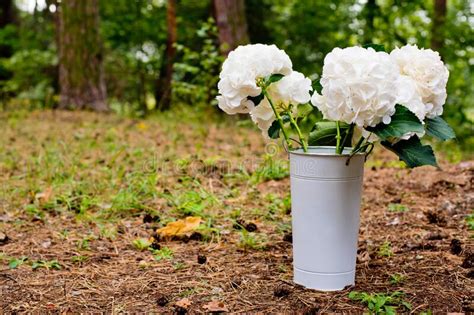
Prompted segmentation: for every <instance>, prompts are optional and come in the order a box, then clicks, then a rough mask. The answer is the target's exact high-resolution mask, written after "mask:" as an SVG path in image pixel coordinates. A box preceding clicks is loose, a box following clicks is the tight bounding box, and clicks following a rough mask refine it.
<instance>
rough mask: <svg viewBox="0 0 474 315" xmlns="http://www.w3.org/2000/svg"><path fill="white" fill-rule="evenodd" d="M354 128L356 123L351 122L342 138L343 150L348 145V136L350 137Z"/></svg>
mask: <svg viewBox="0 0 474 315" xmlns="http://www.w3.org/2000/svg"><path fill="white" fill-rule="evenodd" d="M353 130H354V124H350V125H349V128H348V129H347V130H346V134H345V136H344V140H342V151H344V147H345V146H346V142H347V138H348V137H349V135H352V131H353Z"/></svg>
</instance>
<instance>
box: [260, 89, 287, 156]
mask: <svg viewBox="0 0 474 315" xmlns="http://www.w3.org/2000/svg"><path fill="white" fill-rule="evenodd" d="M263 95H264V96H265V97H266V98H267V100H268V103H270V106H271V108H272V110H273V113H274V114H275V117H276V119H277V120H278V123H279V124H280V129H281V132H282V133H283V137H284V138H285V141H286V144H287V145H288V149H291V142H290V137H288V134H287V133H286V130H285V126H284V124H283V119H281V116H280V114H279V113H278V111H277V110H276V108H275V106H274V105H273V102H272V100H271V99H270V96H269V95H268V93H267V91H266V90H264V89H263Z"/></svg>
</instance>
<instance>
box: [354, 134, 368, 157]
mask: <svg viewBox="0 0 474 315" xmlns="http://www.w3.org/2000/svg"><path fill="white" fill-rule="evenodd" d="M364 140H365V138H364V137H362V136H361V137H360V139H359V141H357V144H356V145H355V146H354V148H352V151H351V153H354V152H356V151H357V150H358V149H359V147H360V146H361V145H362V142H364Z"/></svg>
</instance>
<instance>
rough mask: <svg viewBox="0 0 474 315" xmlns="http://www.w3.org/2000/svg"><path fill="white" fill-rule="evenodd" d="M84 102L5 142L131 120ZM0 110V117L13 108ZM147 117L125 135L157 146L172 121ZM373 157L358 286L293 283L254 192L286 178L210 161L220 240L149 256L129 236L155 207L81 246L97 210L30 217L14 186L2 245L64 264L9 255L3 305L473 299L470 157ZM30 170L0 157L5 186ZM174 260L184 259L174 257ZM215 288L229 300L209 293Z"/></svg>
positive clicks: (320, 305)
mask: <svg viewBox="0 0 474 315" xmlns="http://www.w3.org/2000/svg"><path fill="white" fill-rule="evenodd" d="M77 115H79V114H77ZM80 115H81V116H80V119H79V118H74V117H75V116H73V114H71V113H67V112H66V113H61V112H59V113H56V114H54V115H52V114H49V113H36V114H35V115H30V116H28V117H26V118H24V120H22V123H20V124H18V125H15V126H11V125H9V127H7V128H6V131H5V132H3V131H2V133H3V135H2V136H0V138H1V140H2V143H1V144H2V147H3V145H7V144H8V148H9V149H10V150H13V149H12V148H16V150H18V151H19V152H22V153H21V155H27V154H34V153H33V151H34V150H39V152H41V150H42V149H41V148H40V147H35V148H36V149H30V148H29V146H30V145H31V146H34V145H33V143H35V145H36V144H38V143H39V144H41V143H45V141H48V137H53V139H55V138H54V137H55V135H54V133H55V132H58V130H62V132H63V134H62V135H61V136H59V137H62V139H63V140H65V141H67V140H71V141H72V139H73V138H72V137H73V131H74V130H77V128H79V127H80V126H84V124H85V123H87V122H90V121H94V120H97V119H103V120H104V121H106V123H104V126H103V127H102V128H103V129H102V130H98V131H97V132H99V133H100V132H106V130H107V128H111V126H112V125H113V126H115V127H116V128H118V130H119V132H120V131H121V130H125V129H120V128H128V127H121V126H129V125H130V124H132V125H133V124H134V122H133V121H129V120H117V119H116V118H113V117H110V116H107V117H105V116H104V117H102V116H96V115H94V114H87V113H86V114H83V113H82V114H80ZM2 120H3V122H2V124H3V123H5V122H6V120H7V118H6V117H4V118H3V119H2ZM40 122H41V123H40ZM147 123H148V124H150V125H151V126H152V127H150V128H148V129H147V130H148V131H147V130H145V131H143V130H141V131H136V130H135V131H130V132H128V134H127V139H132V140H128V141H134V143H135V144H134V146H135V147H137V146H138V147H140V146H143V147H145V146H146V145H148V144H147V143H148V142H146V141H148V140H150V139H160V140H159V141H155V142H159V143H154V144H153V145H154V146H156V147H153V148H152V149H153V150H158V151H159V150H166V149H165V148H169V147H170V146H171V148H173V147H172V144H170V143H168V142H167V141H168V140H166V139H167V137H166V135H162V134H160V132H161V131H160V130H164V129H160V127H158V126H159V125H160V124H159V123H154V122H147ZM46 126H48V127H46ZM154 127H156V129H155V128H154ZM190 130H194V131H195V129H192V128H191V129H190ZM230 131H233V134H238V135H235V136H232V139H231V140H232V141H231V142H230V141H229V140H228V139H227V140H226V134H230ZM163 132H165V131H163ZM171 132H173V131H171ZM11 137H14V138H15V140H11ZM204 137H207V138H206V139H207V140H206V142H205V144H204V148H205V150H204V152H205V153H203V154H205V155H206V156H213V155H219V156H226V155H227V156H234V157H235V159H237V160H238V159H245V158H248V157H251V156H255V155H259V156H261V155H262V153H263V149H262V148H263V146H262V143H261V141H260V140H255V141H253V140H252V141H251V143H250V144H246V145H245V146H242V147H241V148H239V150H240V153H241V155H240V156H237V155H236V154H235V144H236V143H242V142H241V141H243V140H242V138H245V137H247V138H248V139H254V138H255V139H259V134H258V132H256V131H253V130H247V129H244V128H243V129H232V128H229V127H223V126H219V125H210V126H209V134H207V135H206V136H204ZM147 139H148V140H147ZM124 141H125V140H124ZM189 141H192V139H190V140H189ZM254 142H255V143H254ZM66 143H72V142H66ZM150 143H152V142H150ZM150 145H151V144H150ZM5 148H6V146H5ZM29 150H32V151H29ZM91 150H92V149H91ZM97 150H99V149H97ZM37 152H38V151H36V153H37ZM177 152H178V154H179V152H180V151H177ZM191 153H194V152H191ZM90 154H91V155H92V157H93V156H94V153H90ZM97 154H98V153H97ZM376 157H377V158H375V157H372V158H371V160H369V162H368V164H367V168H366V173H365V181H364V196H363V205H362V213H361V228H360V237H359V255H358V263H357V275H356V285H355V287H353V288H347V289H346V290H344V291H341V292H335V293H322V292H315V291H312V290H306V289H304V288H302V287H300V286H297V285H295V284H293V283H292V281H291V279H292V254H291V243H290V242H289V241H291V235H288V232H281V231H279V230H278V224H279V223H280V222H269V220H264V219H262V218H259V217H256V216H255V215H253V214H251V211H250V210H251V209H254V208H255V207H267V206H268V204H265V203H263V202H261V201H260V200H259V196H262V198H263V196H264V195H266V194H268V193H272V194H275V195H277V196H281V197H284V196H286V195H287V194H288V191H289V180H288V178H285V179H283V180H278V181H276V180H269V181H266V182H263V183H260V184H258V185H253V186H251V187H249V184H248V183H237V184H235V187H238V188H239V189H241V194H240V195H238V196H237V197H232V198H228V197H225V195H224V192H225V191H226V190H225V189H228V188H229V187H228V185H229V184H227V183H225V181H224V180H223V177H222V174H220V172H221V171H219V170H220V169H219V167H218V166H216V167H215V168H214V169H213V172H212V174H210V173H209V172H202V173H200V174H194V177H195V178H196V179H198V180H199V181H200V182H201V183H202V185H205V186H206V187H208V189H210V190H212V191H213V192H214V193H215V194H216V195H217V196H219V198H222V202H223V203H222V204H221V205H220V206H221V207H222V210H219V209H217V210H216V212H215V220H216V221H215V222H216V223H215V227H217V228H218V229H219V230H220V232H221V237H220V239H217V238H216V239H214V240H211V241H202V240H199V239H198V240H188V239H186V240H174V241H161V242H159V244H160V246H168V247H169V248H171V249H172V250H173V252H174V258H173V259H172V260H166V259H164V260H160V261H154V259H153V257H152V256H151V255H150V253H149V252H148V251H138V250H136V249H134V248H133V246H132V245H131V242H132V241H133V240H134V239H136V238H137V237H147V236H149V235H151V234H152V233H153V226H154V224H155V223H153V222H150V221H153V220H152V218H150V217H147V218H145V221H147V222H148V223H144V222H143V214H139V215H138V216H128V217H124V218H121V219H119V220H115V221H113V222H114V223H113V224H115V225H116V226H117V228H118V231H119V233H118V235H117V238H116V239H115V240H108V239H106V238H100V237H99V238H97V239H95V240H93V241H91V243H90V249H88V250H79V249H78V248H77V241H78V240H80V239H81V238H82V237H83V236H84V235H87V234H88V233H90V231H95V232H96V233H98V232H97V231H98V229H99V228H98V224H97V222H94V221H91V222H84V221H82V220H78V219H76V218H75V216H74V214H70V213H67V214H65V213H60V214H56V215H53V214H47V218H46V219H44V220H35V219H31V218H29V217H27V216H26V215H25V214H24V213H22V212H21V211H20V210H19V209H20V208H21V209H22V204H23V205H24V204H26V203H28V201H27V200H23V199H21V198H16V199H15V196H14V195H11V196H1V198H0V206H1V207H2V208H0V232H3V233H4V234H6V236H7V237H8V239H6V240H3V241H2V239H0V252H3V253H4V254H5V255H7V256H8V257H21V256H27V257H29V260H38V259H41V260H53V259H56V260H58V261H59V262H60V264H61V265H62V269H61V270H52V269H51V270H47V269H44V268H40V269H37V270H32V268H31V267H30V266H29V265H27V264H24V265H22V266H20V267H19V268H17V269H9V268H8V264H7V263H8V262H4V263H3V264H1V265H0V266H1V268H2V270H0V296H1V299H0V307H1V309H3V312H5V313H11V312H17V311H28V312H41V313H44V312H67V311H69V312H74V313H79V312H106V313H112V312H123V311H127V312H156V313H171V312H184V311H188V312H190V313H201V312H207V311H209V310H212V307H211V306H214V307H216V305H217V306H219V305H220V307H222V308H223V309H224V310H225V309H227V310H228V311H230V312H247V313H248V312H250V313H254V312H263V313H276V312H291V313H293V312H296V313H307V314H311V313H314V312H349V311H351V312H362V311H364V310H366V309H365V308H364V306H363V305H362V304H360V303H359V302H354V301H351V300H350V299H349V298H348V293H349V292H350V291H353V290H356V291H363V292H369V293H373V292H381V293H390V292H395V291H403V292H404V293H405V300H406V301H408V302H410V303H411V304H412V305H413V309H412V311H413V312H415V313H418V312H421V311H426V310H431V311H433V312H447V311H450V312H463V311H464V312H474V294H473V293H474V283H473V279H472V277H473V270H474V269H473V266H472V252H474V246H473V235H472V231H469V230H468V227H467V225H466V222H465V217H466V216H467V215H468V214H469V213H470V212H471V211H472V208H473V206H474V190H473V180H474V162H472V161H470V162H469V161H466V162H461V163H459V164H456V165H452V164H447V163H441V169H440V170H437V169H435V168H433V167H422V168H418V169H415V170H407V169H403V168H399V167H390V165H396V164H397V163H393V162H390V161H395V160H396V159H394V158H393V157H392V156H391V155H390V154H389V153H377V155H376ZM380 161H382V162H380ZM375 165H376V166H375ZM27 171H28V170H27V169H26V166H25V165H23V166H19V167H18V168H17V169H15V170H11V171H8V172H7V171H6V170H5V169H3V175H1V177H0V180H1V181H0V184H1V185H0V186H3V187H7V186H8V185H13V183H14V182H15V183H17V182H18V181H21V174H23V173H24V172H27ZM249 171H251V170H249ZM19 176H20V177H19ZM179 178H180V177H179V176H175V177H173V176H170V177H169V178H167V179H166V181H165V180H161V181H160V183H159V184H158V185H157V189H158V190H163V189H164V188H166V189H171V187H174V188H176V187H180V186H179V185H178V179H179ZM86 180H87V179H86ZM176 185H178V186H176ZM3 191H4V192H5V191H6V190H3ZM390 203H395V204H403V205H406V206H407V207H408V210H407V211H405V212H402V213H397V212H390V211H388V210H387V208H388V205H389V204H390ZM150 206H153V207H156V209H158V210H159V211H161V212H166V211H168V210H169V209H168V208H167V205H166V203H165V202H163V201H162V200H161V199H160V198H158V199H157V200H151V201H150ZM236 207H238V208H240V209H241V211H242V214H241V217H242V220H243V221H242V222H241V223H245V224H246V223H254V224H255V226H251V227H250V229H253V228H255V227H256V228H257V230H256V232H259V233H262V234H266V236H267V239H268V241H267V248H266V249H265V250H257V249H249V248H247V249H245V248H242V247H241V246H238V244H239V236H240V234H239V233H240V232H239V230H237V229H236V228H234V227H233V225H234V224H235V222H234V221H233V220H231V219H230V218H229V215H228V213H227V214H226V211H229V210H232V209H234V208H236ZM2 209H3V210H2ZM263 210H266V209H263ZM19 219H21V220H22V221H21V223H20V221H18V220H19ZM289 220H290V215H289V214H285V215H282V219H281V221H282V222H285V223H287V224H288V223H289ZM158 225H159V224H158ZM240 225H242V224H240ZM64 229H67V230H68V231H70V233H69V237H68V238H61V237H60V235H59V232H60V231H62V230H64ZM0 236H1V233H0ZM456 240H457V241H456ZM385 242H389V243H390V244H391V249H392V255H391V256H390V257H386V256H381V255H379V247H380V246H381V245H382V244H384V243H385ZM75 255H76V256H77V255H82V256H85V257H87V260H86V261H84V262H80V263H73V262H72V261H71V257H72V256H75ZM469 257H470V258H469ZM469 259H470V260H469ZM177 263H179V265H181V266H182V267H181V268H180V267H177V266H178V265H177ZM393 274H401V275H403V276H404V277H405V280H404V281H403V282H401V283H398V284H391V283H390V281H389V278H390V276H391V275H393ZM214 300H215V301H221V302H222V303H221V304H218V303H214V304H215V305H211V306H209V303H210V302H211V301H214Z"/></svg>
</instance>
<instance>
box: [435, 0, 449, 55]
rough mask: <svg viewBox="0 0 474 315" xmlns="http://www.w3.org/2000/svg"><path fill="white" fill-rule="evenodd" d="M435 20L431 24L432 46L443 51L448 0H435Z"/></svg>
mask: <svg viewBox="0 0 474 315" xmlns="http://www.w3.org/2000/svg"><path fill="white" fill-rule="evenodd" d="M433 8H434V12H433V22H432V25H431V48H432V49H433V50H436V51H439V52H440V53H441V51H442V50H443V46H444V23H445V21H446V13H447V3H446V0H434V6H433Z"/></svg>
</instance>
